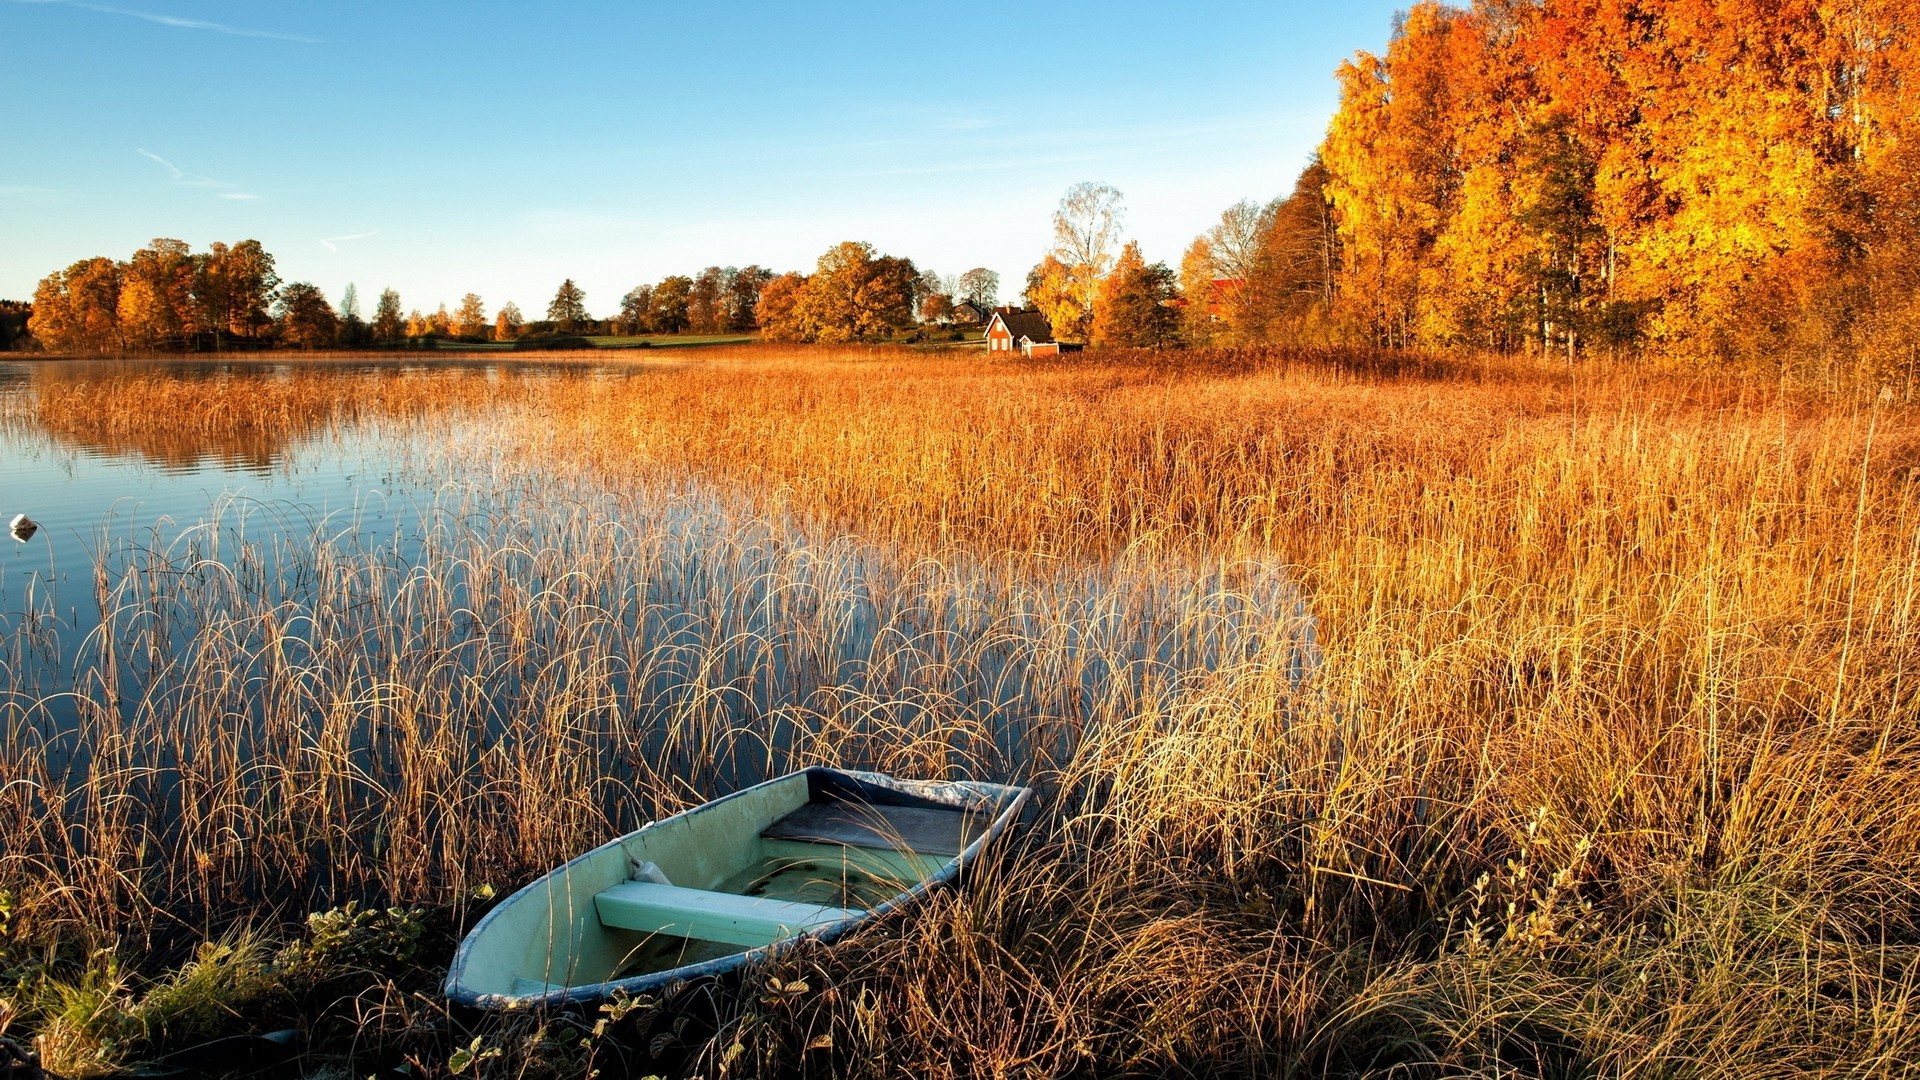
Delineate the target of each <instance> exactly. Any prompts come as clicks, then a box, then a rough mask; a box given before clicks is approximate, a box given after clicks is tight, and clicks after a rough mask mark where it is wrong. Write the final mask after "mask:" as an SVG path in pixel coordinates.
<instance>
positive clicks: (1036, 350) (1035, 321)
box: [987, 308, 1060, 356]
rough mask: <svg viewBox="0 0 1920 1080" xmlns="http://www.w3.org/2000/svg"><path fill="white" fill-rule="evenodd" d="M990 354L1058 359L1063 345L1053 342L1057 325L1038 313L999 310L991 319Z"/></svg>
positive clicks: (988, 343) (988, 323)
mask: <svg viewBox="0 0 1920 1080" xmlns="http://www.w3.org/2000/svg"><path fill="white" fill-rule="evenodd" d="M987 352H989V353H997V354H1003V355H1005V354H1012V353H1015V352H1018V353H1020V354H1021V355H1022V356H1057V355H1058V354H1059V352H1060V343H1059V342H1057V341H1055V340H1053V326H1052V325H1051V324H1050V323H1048V322H1047V317H1046V316H1045V315H1042V314H1040V313H1039V312H1037V311H1016V310H1013V309H1011V308H995V309H994V311H993V318H991V319H988V320H987Z"/></svg>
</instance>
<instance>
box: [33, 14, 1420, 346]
mask: <svg viewBox="0 0 1920 1080" xmlns="http://www.w3.org/2000/svg"><path fill="white" fill-rule="evenodd" d="M1403 6H1404V0H1394V2H1373V0H1338V2H1330V3H1304V2H1295V0H1269V2H1266V3H1259V2H1245V3H1190V4H1167V3H1164V2H1162V3H1131V2H1110V3H1093V2H1090V3H1075V4H1065V3H1046V2H1032V3H1026V4H1000V3H985V4H974V5H971V6H969V5H964V4H962V5H922V4H915V3H902V2H900V0H891V2H887V3H864V2H863V3H839V4H832V5H813V4H794V3H744V2H708V3H699V4H693V3H655V2H645V3H641V2H634V3H617V4H616V3H585V2H581V3H573V4H569V5H565V6H559V5H553V6H549V5H544V4H530V3H491V2H482V3H464V4H443V3H414V2H409V0H388V2H386V3H377V4H376V3H363V2H359V0H346V2H331V3H326V4H317V3H302V2H282V3H271V4H269V3H259V2H254V3H241V2H231V0H229V2H210V0H124V2H122V0H112V2H101V3H94V2H91V0H88V2H80V0H0V42H4V46H0V49H3V50H4V53H5V57H6V58H5V61H4V62H0V100H5V101H6V102H7V103H8V104H9V106H10V108H9V109H8V121H7V125H6V129H5V135H4V136H3V137H0V298H6V297H10V298H19V299H25V298H27V297H29V296H30V295H31V294H32V291H33V287H34V284H35V282H37V281H38V280H39V279H40V278H41V277H43V276H45V275H46V274H47V273H48V272H50V271H52V270H54V269H58V268H61V267H64V266H66V265H67V264H68V263H71V262H73V261H74V260H76V259H80V258H84V257H87V256H92V255H111V256H113V257H116V258H125V257H127V256H128V255H129V254H131V253H132V252H133V250H134V249H135V248H138V247H140V246H142V245H144V244H145V243H146V242H147V241H148V240H149V239H151V238H153V237H156V236H167V237H174V238H177V239H181V240H185V241H187V242H188V243H190V244H192V245H193V247H194V249H195V250H202V249H204V248H205V247H206V245H207V244H208V243H210V242H212V241H214V240H224V241H228V242H232V241H238V240H243V239H249V238H251V239H258V240H259V241H261V242H262V243H263V244H265V245H266V247H267V250H269V251H271V252H272V253H273V254H274V255H275V257H276V258H277V260H278V265H279V269H280V273H281V276H282V277H284V278H285V279H287V280H289V281H293V280H304V281H311V282H313V283H314V284H316V285H319V286H320V287H321V288H322V289H323V290H325V291H326V292H327V294H328V295H329V296H331V297H334V298H335V299H336V300H337V299H338V297H339V295H340V293H341V291H342V290H343V289H344V287H345V286H346V285H347V283H348V282H353V283H355V284H356V285H357V286H358V289H359V292H360V295H361V297H362V301H363V304H365V305H366V306H367V307H371V298H372V297H373V296H374V295H376V294H377V293H378V292H379V290H380V289H382V288H385V287H392V288H396V289H398V290H399V291H400V294H401V298H402V301H403V303H405V305H406V306H408V307H417V308H421V309H423V310H431V309H432V308H433V307H434V306H435V305H437V304H439V303H441V302H446V303H447V304H448V305H449V306H452V305H453V304H454V303H455V302H456V301H457V300H458V299H459V297H460V295H461V294H462V293H465V292H469V291H472V292H477V293H479V294H480V295H481V296H482V297H483V298H485V300H486V301H487V303H488V305H489V308H490V309H491V308H493V307H497V306H498V305H499V304H500V303H502V302H504V301H506V300H513V301H515V302H517V303H518V304H519V305H520V307H521V308H522V309H524V310H526V311H527V312H528V313H529V314H530V315H537V313H539V312H544V310H545V308H546V305H547V302H548V301H549V300H550V299H551V298H552V296H553V292H554V289H555V287H556V286H557V285H558V284H559V282H560V280H561V279H562V278H565V277H572V278H573V279H574V280H575V281H577V282H578V283H579V284H580V285H581V287H582V288H584V289H585V290H586V294H587V306H588V308H589V309H590V310H591V311H593V312H594V313H595V314H597V315H607V314H611V313H612V312H613V311H614V310H615V309H616V308H617V307H618V304H619V297H620V295H621V294H622V293H624V292H625V291H626V290H627V289H629V288H631V287H632V286H634V285H636V284H640V283H642V282H652V281H657V280H659V279H660V278H661V277H663V276H665V275H667V274H674V273H684V274H692V273H694V272H696V271H698V270H699V269H700V268H701V267H703V266H707V265H709V264H718V265H746V264H748V263H758V264H760V265H763V266H769V267H772V268H774V269H776V270H790V269H799V270H810V269H811V268H812V266H813V262H814V259H815V258H816V257H817V256H818V255H819V254H820V253H821V252H822V251H824V250H825V249H826V248H827V247H828V246H830V245H832V244H834V243H837V242H839V241H841V240H848V239H855V240H865V241H867V242H869V243H871V244H873V245H874V246H875V247H876V248H878V249H879V250H881V251H882V252H885V253H888V254H893V255H904V256H907V257H909V258H912V259H913V260H914V261H915V262H916V263H917V264H918V265H920V266H922V267H931V268H933V269H935V270H938V271H940V272H942V273H959V272H960V271H963V270H966V269H967V268H969V267H972V266H987V267H990V268H992V269H995V270H998V271H999V272H1000V274H1001V277H1002V281H1003V286H1002V295H1003V299H1011V298H1012V297H1013V296H1014V295H1016V294H1017V293H1018V291H1019V285H1020V282H1021V281H1022V280H1024V277H1025V274H1026V271H1027V268H1028V267H1030V266H1032V265H1033V263H1034V262H1035V261H1037V260H1038V258H1039V257H1040V255H1041V254H1042V252H1044V250H1045V249H1046V247H1047V244H1048V241H1049V237H1050V226H1049V220H1050V215H1051V214H1052V211H1053V208H1054V206H1055V205H1056V204H1057V203H1058V201H1059V199H1060V195H1061V193H1062V192H1063V191H1065V190H1066V188H1067V187H1068V186H1069V185H1071V184H1073V183H1075V182H1077V181H1080V180H1099V181H1104V182H1107V183H1110V184H1113V185H1114V186H1115V187H1117V188H1119V189H1120V190H1121V192H1122V193H1123V194H1124V195H1125V197H1126V204H1127V215H1126V226H1127V233H1128V235H1129V236H1130V237H1131V238H1133V239H1137V240H1139V241H1140V243H1141V246H1142V248H1143V250H1144V251H1145V253H1146V256H1147V258H1148V259H1150V260H1152V259H1165V260H1166V261H1168V262H1169V263H1177V262H1178V260H1179V257H1180V253H1181V251H1182V250H1183V249H1184V248H1185V246H1186V244H1187V243H1188V242H1189V241H1190V240H1191V239H1192V238H1193V236H1194V235H1195V234H1196V233H1198V232H1200V231H1201V230H1202V229H1204V228H1206V227H1207V226H1208V225H1210V224H1211V223H1212V222H1213V221H1215V220H1216V219H1217V218H1218V216H1219V214H1220V211H1221V210H1223V209H1224V208H1226V207H1227V206H1228V205H1229V204H1231V203H1233V202H1234V201H1236V200H1238V199H1241V198H1248V197H1251V198H1256V199H1262V200H1264V199H1268V198H1271V197H1273V196H1275V195H1278V194H1282V193H1284V192H1285V191H1287V190H1288V189H1289V188H1290V187H1291V186H1292V183H1293V179H1294V176H1295V175H1296V174H1297V173H1298V172H1299V170H1300V169H1301V168H1302V167H1303V166H1304V165H1305V164H1306V162H1307V158H1308V155H1310V154H1311V153H1312V151H1313V148H1314V146H1315V145H1316V144H1317V143H1318V142H1319V139H1320V136H1321V134H1322V132H1323V131H1324V129H1325V125H1326V121H1327V118H1328V117H1329V116H1330V115H1331V113H1332V110H1333V107H1334V103H1335V89H1334V82H1333V71H1334V68H1335V66H1336V65H1337V64H1338V63H1339V61H1340V60H1341V59H1342V58H1344V57H1346V56H1347V55H1349V54H1351V53H1352V52H1353V51H1354V50H1356V49H1369V50H1379V49H1381V48H1383V47H1384V45H1385V43H1386V40H1387V36H1388V33H1389V29H1390V26H1391V19H1392V15H1393V11H1394V10H1395V9H1396V8H1397V7H1403Z"/></svg>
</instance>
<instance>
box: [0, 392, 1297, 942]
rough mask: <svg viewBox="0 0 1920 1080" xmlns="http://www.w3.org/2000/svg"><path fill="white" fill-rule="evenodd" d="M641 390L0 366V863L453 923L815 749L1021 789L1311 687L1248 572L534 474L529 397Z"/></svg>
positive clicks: (1269, 587)
mask: <svg viewBox="0 0 1920 1080" xmlns="http://www.w3.org/2000/svg"><path fill="white" fill-rule="evenodd" d="M657 377H658V376H657V373H656V372H655V371H654V370H653V369H649V368H646V367H641V366H604V367H592V366H589V367H526V366H498V365H492V364H438V365H435V364H427V365H423V364H399V363H395V364H358V365H344V364H343V365H327V366H313V365H297V364H296V365H284V364H261V365H245V364H211V365H209V364H189V363H181V364H169V363H131V362H114V363H104V362H103V363H98V364H85V363H70V362H62V363H58V364H54V363H47V364H38V365H34V364H9V365H0V420H3V421H4V422H0V452H4V454H5V460H6V461H7V463H8V469H7V478H6V481H5V483H4V486H3V487H0V516H4V518H11V517H12V516H13V515H14V514H15V513H24V514H26V515H28V516H29V517H30V518H32V519H33V520H34V521H36V522H38V523H39V526H40V528H39V530H38V531H37V532H35V533H34V534H33V536H32V537H31V538H30V539H28V540H26V541H24V542H16V541H14V540H11V539H5V540H4V541H3V543H4V547H3V548H0V629H3V630H4V633H5V645H6V648H5V654H4V657H0V662H4V668H3V669H0V724H3V725H4V731H0V755H3V756H0V770H4V771H3V772H0V779H4V781H5V789H4V790H5V797H4V798H0V814H5V815H7V818H6V820H9V821H11V823H12V824H11V825H9V826H7V828H9V829H10V830H11V831H10V832H9V833H8V841H9V845H10V846H12V847H13V848H14V850H15V852H16V854H25V853H27V852H29V851H31V852H32V853H33V856H34V857H37V858H41V859H44V860H45V862H46V863H47V864H48V865H49V866H52V867H59V868H61V870H60V872H62V873H73V872H83V873H90V874H95V875H97V880H94V881H92V882H90V888H92V889H93V890H95V893H96V894H99V893H104V894H107V895H109V896H113V895H118V894H120V893H125V894H135V893H137V894H139V895H141V896H143V897H145V898H146V899H147V901H149V902H150V903H152V904H154V905H155V906H156V907H158V908H159V909H163V910H164V911H165V912H167V915H166V917H165V918H160V917H159V916H157V915H156V916H154V917H153V918H151V919H150V920H149V922H148V925H147V927H146V929H147V930H148V932H150V933H160V932H163V931H164V927H163V926H162V925H161V924H164V923H165V922H166V921H167V919H174V920H186V921H189V922H193V921H199V920H208V919H213V918H215V917H216V915H217V913H219V912H221V911H231V910H234V909H236V908H238V907H244V906H246V905H257V904H261V903H270V904H274V905H280V906H284V907H285V908H287V909H288V910H290V911H294V912H298V911H301V910H306V909H307V908H310V907H314V906H320V905H324V904H329V903H337V902H339V901H340V900H341V899H343V898H351V897H366V898H369V899H382V898H386V899H391V898H394V897H433V898H440V899H447V898H457V897H460V896H463V895H466V894H467V893H468V892H469V891H470V890H471V889H472V888H473V887H474V886H475V885H477V884H480V883H492V882H505V881H512V880H517V879H521V878H524V877H525V876H526V875H527V874H528V873H530V872H532V871H534V870H537V869H540V868H544V867H545V866H549V865H552V864H553V863H554V862H555V861H557V860H558V859H559V858H560V857H563V856H564V855H566V854H568V853H570V852H572V851H575V850H578V849H579V848H580V847H581V846H582V845H583V844H584V843H585V842H587V841H589V840H591V839H593V838H598V837H604V836H606V835H610V834H611V833H613V832H616V831H619V830H623V829H626V828H630V827H633V826H634V825H637V824H639V823H640V822H642V821H644V820H646V819H648V818H650V817H652V816H655V815H657V814H659V813H662V812H665V811H668V810H671V809H674V808H678V807H680V806H684V805H687V804H688V803H691V802H697V801H701V800H702V799H704V798H707V797H711V796H713V795H716V794H720V793H723V792H724V791H726V790H730V789H732V788H735V787H738V786H740V785H742V784H745V783H750V782H753V781H756V780H758V779H761V778H764V777H766V776H769V775H774V774H777V773H780V772H784V771H787V770H788V769H791V768H793V767H797V766H799V765H802V764H807V763H810V762H829V763H833V764H839V765H845V766H851V767H866V768H876V769H881V770H885V771H893V772H900V773H906V774H911V775H921V776H972V777H975V778H979V779H989V780H1005V779H1019V780H1027V781H1036V780H1037V781H1039V782H1041V783H1042V784H1043V785H1044V783H1045V781H1046V778H1047V777H1048V776H1049V775H1050V774H1051V773H1052V772H1053V771H1054V770H1057V769H1058V768H1060V767H1061V765H1062V764H1063V763H1064V762H1065V761H1066V760H1067V759H1068V758H1069V757H1070V756H1071V755H1072V754H1073V753H1074V751H1075V748H1076V747H1077V746H1078V745H1079V744H1080V743H1081V741H1082V740H1084V739H1086V738H1088V737H1090V736H1091V734H1092V733H1095V732H1099V731H1103V730H1108V729H1118V728H1119V727H1120V726H1122V725H1124V724H1126V723H1128V722H1130V720H1131V718H1133V717H1136V716H1140V715H1143V714H1156V715H1157V714H1163V713H1166V712H1168V711H1169V710H1178V709H1179V708H1181V707H1182V703H1183V702H1187V701H1190V700H1194V699H1195V698H1196V697H1197V696H1200V695H1204V694H1206V693H1208V692H1210V688H1217V687H1218V685H1219V684H1220V683H1221V681H1222V680H1232V679H1236V678H1256V677H1257V678H1271V677H1272V673H1273V672H1274V671H1275V670H1279V671H1281V672H1283V673H1285V677H1286V678H1289V679H1292V680H1295V681H1299V680H1303V679H1304V678H1305V677H1306V675H1307V674H1308V673H1310V671H1311V668H1312V666H1313V664H1314V663H1315V662H1316V657H1317V653H1316V651H1315V649H1314V646H1313V640H1312V624H1311V621H1310V620H1309V619H1308V617H1307V613H1306V610H1305V608H1304V605H1303V603H1302V601H1301V599H1300V596H1299V594H1298V592H1297V590H1296V589H1295V587H1294V585H1293V583H1292V581H1291V580H1290V578H1289V576H1288V575H1287V574H1286V572H1285V571H1284V569H1283V568H1280V567H1278V566H1276V565H1271V564H1268V563H1265V562H1263V561H1260V560H1247V559H1238V560H1234V561H1231V562H1229V561H1223V560H1218V559H1214V560H1208V559H1202V558H1195V557H1192V556H1184V555H1180V554H1177V553H1173V552H1167V551H1159V550H1152V549H1143V550H1141V551H1138V552H1131V553H1127V554H1123V555H1121V556H1117V557H1110V558H1101V559H1078V560H1076V559H1058V560H1053V561H1051V562H1041V563H1035V562H1032V561H1024V562H1023V561H1019V560H1011V561H1010V560H1005V559H999V558H996V557H993V556H992V555H991V553H969V552H967V551H964V550H952V551H945V552H941V553H939V554H938V555H937V557H929V556H928V554H927V553H925V552H921V551H909V550H906V549H904V548H902V547H901V546H899V545H897V544H889V543H885V542H881V541H878V540H876V539H873V538H870V537H866V536H863V535H862V533H861V531H860V530H859V528H858V527H857V522H856V523H851V524H850V523H848V522H838V523H823V522H817V521H809V520H805V519H803V518H802V517H801V516H799V515H797V514H794V513H792V512H790V511H788V510H787V509H785V508H784V507H783V504H782V500H781V499H780V497H779V493H778V492H771V493H770V492H766V491H759V490H753V489H751V488H742V487H741V486H739V485H738V484H737V483H728V482H723V481H720V480H717V479H715V478H712V477H709V476H705V475H703V474H702V473H701V472H700V471H699V470H698V469H693V470H659V471H657V472H649V473H641V474H634V473H631V472H628V473H618V474H610V473H609V471H608V470H605V469H596V468H595V467H593V466H592V464H591V463H590V462H588V463H582V462H579V461H575V460H571V459H558V458H554V457H552V456H550V455H545V454H543V452H542V447H543V446H544V445H545V443H546V442H547V441H548V433H550V432H551V431H552V430H553V429H554V427H555V426H556V425H558V426H566V425H569V424H574V423H577V422H580V421H578V420H577V418H573V417H569V416H566V415H558V414H555V413H554V411H553V406H552V405H551V402H552V401H553V400H554V399H556V398H557V397H560V396H563V395H560V394H559V393H558V391H560V390H561V389H563V388H565V387H568V386H573V385H577V384H579V383H581V382H590V383H594V384H597V389H598V391H599V392H601V393H603V394H613V395H618V394H623V393H636V394H638V393H647V392H650V386H649V383H648V380H650V379H654V378H657ZM1276 652H1277V653H1279V654H1281V655H1282V656H1283V658H1286V662H1285V663H1283V664H1281V665H1280V666H1279V667H1278V668H1277V669H1276V667H1275V664H1274V662H1273V658H1274V656H1275V655H1276ZM75 867H79V868H81V869H80V870H74V869H73V868H75ZM128 906H129V907H134V906H136V905H134V904H132V903H131V902H129V905H128Z"/></svg>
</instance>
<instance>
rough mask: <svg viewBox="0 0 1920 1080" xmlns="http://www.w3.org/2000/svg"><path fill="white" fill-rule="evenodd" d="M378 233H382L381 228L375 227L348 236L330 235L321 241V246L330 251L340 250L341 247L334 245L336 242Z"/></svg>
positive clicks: (360, 238)
mask: <svg viewBox="0 0 1920 1080" xmlns="http://www.w3.org/2000/svg"><path fill="white" fill-rule="evenodd" d="M378 235H380V230H378V229H375V230H373V231H372V232H357V233H352V234H349V235H347V236H329V237H327V238H326V239H325V240H322V241H320V246H321V247H324V248H326V249H327V250H328V251H333V252H338V251H339V250H340V249H339V248H337V247H334V245H335V244H339V243H344V242H346V241H348V240H365V239H366V238H367V237H369V236H378Z"/></svg>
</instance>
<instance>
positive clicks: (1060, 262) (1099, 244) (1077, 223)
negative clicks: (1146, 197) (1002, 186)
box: [1030, 181, 1125, 342]
mask: <svg viewBox="0 0 1920 1080" xmlns="http://www.w3.org/2000/svg"><path fill="white" fill-rule="evenodd" d="M1124 216H1125V207H1124V205H1123V204H1122V202H1121V197H1120V192H1119V191H1118V190H1117V189H1115V188H1114V187H1112V186H1111V185H1108V184H1099V183H1094V182H1092V181H1083V182H1081V183H1078V184H1075V185H1073V186H1072V187H1070V188H1068V189H1067V193H1066V194H1065V195H1064V196H1062V197H1061V199H1060V206H1059V208H1058V209H1056V210H1055V211H1054V214H1053V248H1052V250H1051V251H1049V252H1048V253H1047V258H1046V260H1044V261H1043V262H1042V263H1041V265H1040V266H1039V267H1036V268H1035V269H1036V270H1037V271H1040V272H1041V273H1042V276H1043V277H1044V278H1045V281H1044V283H1043V288H1042V292H1043V293H1045V294H1046V295H1047V296H1048V297H1050V298H1052V299H1053V300H1054V301H1055V306H1056V308H1057V310H1058V315H1059V316H1060V317H1059V318H1055V317H1054V316H1053V313H1049V321H1051V322H1052V324H1053V331H1054V335H1055V336H1056V337H1057V338H1058V339H1059V340H1061V341H1077V342H1084V341H1086V340H1087V337H1088V335H1089V334H1090V333H1091V332H1092V327H1093V315H1094V308H1095V306H1096V305H1097V304H1098V302H1099V298H1100V283H1101V282H1102V281H1103V280H1105V278H1106V276H1107V271H1108V270H1110V269H1111V268H1112V266H1113V258H1114V248H1115V247H1116V246H1117V245H1118V244H1119V242H1120V226H1121V219H1122V218H1123V217H1124ZM1030 280H1031V278H1030ZM1042 310H1045V307H1044V306H1043V308H1042Z"/></svg>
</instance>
